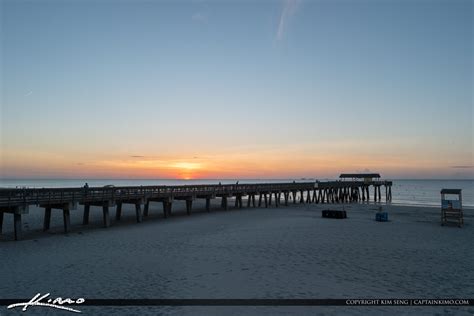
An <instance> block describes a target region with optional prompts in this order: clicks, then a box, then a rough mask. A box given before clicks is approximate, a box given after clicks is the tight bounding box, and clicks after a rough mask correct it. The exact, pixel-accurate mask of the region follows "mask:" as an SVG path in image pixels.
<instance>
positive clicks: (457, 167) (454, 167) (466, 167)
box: [451, 166, 474, 169]
mask: <svg viewBox="0 0 474 316" xmlns="http://www.w3.org/2000/svg"><path fill="white" fill-rule="evenodd" d="M451 168H453V169H472V168H474V166H452V167H451Z"/></svg>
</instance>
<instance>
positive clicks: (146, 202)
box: [0, 175, 392, 240]
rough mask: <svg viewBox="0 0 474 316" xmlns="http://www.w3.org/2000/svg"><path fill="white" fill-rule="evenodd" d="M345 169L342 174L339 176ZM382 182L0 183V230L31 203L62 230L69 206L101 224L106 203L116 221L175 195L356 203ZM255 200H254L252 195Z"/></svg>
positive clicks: (225, 200)
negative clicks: (57, 217) (58, 219)
mask: <svg viewBox="0 0 474 316" xmlns="http://www.w3.org/2000/svg"><path fill="white" fill-rule="evenodd" d="M342 176H343V175H341V178H344V177H342ZM381 186H384V187H385V201H387V202H388V201H391V199H392V191H391V186H392V182H391V181H381V180H372V179H370V181H369V180H368V179H367V178H365V180H364V181H359V180H357V179H352V180H351V181H327V182H319V181H316V182H292V183H255V184H224V185H220V184H216V185H180V186H160V185H157V186H127V187H113V186H112V187H110V186H107V187H90V188H85V187H81V188H42V189H0V234H1V232H2V226H3V217H4V214H5V213H10V214H13V216H14V235H15V239H16V240H18V239H19V238H20V234H21V219H22V215H23V214H27V213H28V211H29V206H30V205H36V206H39V207H41V208H43V209H44V224H43V230H44V231H47V230H48V229H49V228H50V222H51V216H52V215H53V210H59V211H61V212H62V214H63V220H64V232H65V233H67V232H68V231H69V230H70V226H71V225H70V212H71V211H77V210H78V208H79V205H80V206H82V208H83V212H84V213H83V225H87V224H88V223H89V214H90V212H91V210H92V211H96V208H99V209H100V210H102V214H103V224H104V227H108V226H110V225H111V219H110V209H111V208H115V220H116V221H120V219H121V214H122V205H123V204H133V205H134V206H135V213H136V220H137V222H141V221H142V220H143V218H144V217H146V216H148V214H149V213H150V211H151V210H150V202H159V203H161V204H162V205H163V208H162V211H163V217H164V218H168V217H170V216H171V214H172V205H173V203H174V202H175V201H179V200H183V201H185V202H186V211H187V214H188V215H190V214H191V212H192V205H193V202H194V201H195V200H196V199H203V200H205V201H206V203H205V205H206V206H205V208H206V210H207V211H208V212H209V211H210V206H211V203H210V202H211V199H216V198H218V199H220V200H221V208H222V209H224V210H227V209H228V207H229V200H230V199H231V198H233V199H234V200H235V202H234V203H235V204H234V206H235V208H242V207H243V204H244V203H243V200H244V198H246V200H247V201H246V202H247V203H246V204H247V207H256V206H258V207H269V206H271V205H274V206H275V207H278V206H279V205H281V204H283V205H288V204H289V203H290V201H291V203H294V204H296V203H354V202H364V201H369V200H370V191H371V190H369V188H370V187H372V191H373V200H374V201H375V202H377V201H381V200H382V196H381V190H380V187H381ZM256 200H257V201H256Z"/></svg>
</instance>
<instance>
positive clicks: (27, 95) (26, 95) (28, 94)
mask: <svg viewBox="0 0 474 316" xmlns="http://www.w3.org/2000/svg"><path fill="white" fill-rule="evenodd" d="M32 94H33V91H30V92H28V93H27V94H25V97H29V96H30V95H32Z"/></svg>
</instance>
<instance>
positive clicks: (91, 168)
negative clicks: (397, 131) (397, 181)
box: [0, 143, 464, 180]
mask: <svg viewBox="0 0 474 316" xmlns="http://www.w3.org/2000/svg"><path fill="white" fill-rule="evenodd" d="M371 146H372V147H373V146H374V145H370V144H369V145H366V146H364V145H362V144H352V143H347V144H339V146H336V145H332V144H325V145H324V146H321V147H317V148H316V147H314V146H309V145H308V146H303V145H299V146H296V145H295V146H293V147H291V146H287V147H285V148H283V147H282V148H280V147H265V146H261V147H258V148H256V147H253V148H252V147H249V148H230V149H229V148H227V149H225V150H222V151H219V152H206V154H201V155H194V153H179V154H175V155H170V154H167V155H160V154H159V153H150V154H149V155H143V156H132V155H119V154H115V155H114V154H103V153H95V154H94V153H90V154H87V155H84V154H82V153H81V154H78V153H64V154H56V153H51V152H35V153H31V152H28V151H16V152H15V153H12V152H11V151H9V152H4V153H2V156H1V158H2V160H1V161H0V164H1V167H2V168H1V170H2V174H0V176H1V177H3V178H9V177H12V178H15V177H24V178H41V177H44V178H48V177H57V178H61V177H65V178H104V179H107V178H109V179H120V178H121V179H126V178H129V179H140V178H142V179H160V178H161V179H183V180H191V179H225V178H228V179H234V178H242V179H243V178H247V179H265V178H280V179H285V178H286V179H291V178H301V177H306V178H311V177H316V178H331V177H337V176H338V175H339V174H340V173H342V172H364V171H367V170H371V171H374V172H380V173H381V174H382V175H383V176H384V177H394V176H395V177H397V176H398V175H402V176H403V175H408V176H409V175H419V176H425V177H430V175H432V174H446V175H447V176H449V175H450V174H452V173H453V172H455V171H456V170H454V171H453V170H452V169H450V167H449V166H452V165H463V164H464V162H463V161H462V159H463V158H462V157H461V158H459V161H452V160H450V159H451V157H447V158H446V157H443V156H440V155H431V153H428V154H426V155H417V154H415V153H413V151H412V150H411V148H410V147H408V149H407V150H406V151H403V152H401V151H391V149H390V148H389V149H384V147H383V146H380V149H379V151H376V152H374V151H373V150H371V149H372V148H371ZM349 153H350V154H349ZM32 157H34V158H32ZM78 157H80V158H78ZM79 159H80V160H79Z"/></svg>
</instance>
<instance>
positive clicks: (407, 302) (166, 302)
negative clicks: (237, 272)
mask: <svg viewBox="0 0 474 316" xmlns="http://www.w3.org/2000/svg"><path fill="white" fill-rule="evenodd" d="M30 300H31V298H28V299H0V305H4V306H8V305H11V304H16V303H23V302H29V301H30ZM63 306H69V307H73V308H74V307H78V308H79V307H80V306H474V299H458V298H456V299H451V298H448V299H447V298H438V299H403V298H402V299H387V298H384V299H87V298H85V301H84V302H83V303H81V304H71V305H69V304H64V305H63Z"/></svg>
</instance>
